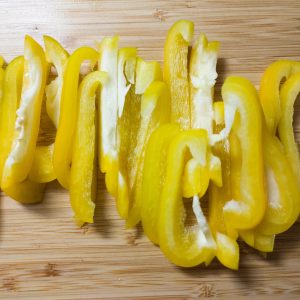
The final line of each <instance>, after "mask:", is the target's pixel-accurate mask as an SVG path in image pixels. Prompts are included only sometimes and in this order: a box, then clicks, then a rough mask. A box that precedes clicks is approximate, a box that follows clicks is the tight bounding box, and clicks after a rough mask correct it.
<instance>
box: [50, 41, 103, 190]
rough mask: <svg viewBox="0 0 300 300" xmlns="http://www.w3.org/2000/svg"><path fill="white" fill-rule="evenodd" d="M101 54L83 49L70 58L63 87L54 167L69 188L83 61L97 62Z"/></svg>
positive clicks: (58, 177) (93, 50) (76, 51)
mask: <svg viewBox="0 0 300 300" xmlns="http://www.w3.org/2000/svg"><path fill="white" fill-rule="evenodd" d="M98 56H99V53H98V52H97V51H96V50H95V49H93V48H90V47H81V48H78V49H77V50H75V51H74V53H73V54H72V55H71V56H70V57H69V59H68V62H67V66H66V70H65V74H64V84H63V87H62V94H61V104H60V117H59V125H58V128H57V133H56V138H55V144H54V154H53V166H54V171H55V174H56V176H57V180H58V181H59V183H60V184H61V185H62V186H63V187H64V188H66V189H68V188H69V181H70V172H71V170H70V165H71V160H72V146H73V137H74V132H75V127H76V118H77V111H78V109H77V108H78V82H79V75H80V67H81V64H82V62H83V61H85V60H91V61H93V62H94V61H97V60H98Z"/></svg>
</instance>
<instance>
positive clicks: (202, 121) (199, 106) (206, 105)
mask: <svg viewBox="0 0 300 300" xmlns="http://www.w3.org/2000/svg"><path fill="white" fill-rule="evenodd" d="M219 47H220V43H219V42H208V40H207V38H206V36H205V34H204V33H201V34H200V36H199V38H198V39H197V41H196V43H195V45H194V46H193V47H192V51H191V58H190V63H189V70H190V71H189V77H190V95H191V127H192V128H202V129H206V130H207V133H208V137H209V138H210V137H211V135H212V133H213V117H214V116H213V112H214V111H213V95H214V85H215V83H216V79H217V77H218V74H217V72H216V65H217V59H218V51H219Z"/></svg>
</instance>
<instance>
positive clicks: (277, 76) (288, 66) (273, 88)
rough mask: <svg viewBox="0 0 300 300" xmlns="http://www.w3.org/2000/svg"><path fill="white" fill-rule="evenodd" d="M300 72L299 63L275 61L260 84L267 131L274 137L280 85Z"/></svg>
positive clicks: (277, 117) (279, 116)
mask: <svg viewBox="0 0 300 300" xmlns="http://www.w3.org/2000/svg"><path fill="white" fill-rule="evenodd" d="M297 72H300V62H296V61H291V60H279V61H275V62H274V63H272V64H271V65H269V67H268V68H267V69H266V71H265V73H264V74H263V77H262V79H261V83H260V90H259V97H260V101H261V105H262V108H263V111H264V115H265V118H266V123H267V127H268V129H269V131H270V132H271V133H273V134H274V135H275V133H276V130H277V126H278V123H279V121H280V118H281V110H282V105H281V99H280V92H279V91H280V84H281V82H282V80H284V79H288V78H289V77H290V76H291V75H292V74H294V73H297Z"/></svg>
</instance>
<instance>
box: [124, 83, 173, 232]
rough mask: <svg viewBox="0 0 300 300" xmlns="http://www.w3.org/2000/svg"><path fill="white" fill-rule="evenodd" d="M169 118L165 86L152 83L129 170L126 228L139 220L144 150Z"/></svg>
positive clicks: (167, 93) (169, 109) (146, 96)
mask: <svg viewBox="0 0 300 300" xmlns="http://www.w3.org/2000/svg"><path fill="white" fill-rule="evenodd" d="M170 116H171V99H170V94H169V90H168V87H167V85H166V84H165V83H164V82H162V81H154V82H152V83H151V84H150V85H149V87H148V88H147V89H146V91H145V93H144V94H143V96H142V102H141V122H140V127H139V130H138V136H137V145H136V147H135V150H134V153H133V156H134V157H135V158H134V159H133V161H135V163H136V167H135V166H133V167H134V169H132V170H131V172H130V173H131V176H132V178H134V184H133V186H132V187H131V189H132V190H133V198H132V200H131V201H130V203H129V211H128V217H127V220H126V226H127V227H133V226H135V225H136V224H137V223H138V222H139V221H140V220H141V206H142V202H143V196H142V174H143V169H144V157H145V148H146V145H147V143H148V141H149V138H150V136H151V134H152V132H154V130H155V129H156V128H158V127H160V126H161V125H163V124H165V123H168V122H169V121H170Z"/></svg>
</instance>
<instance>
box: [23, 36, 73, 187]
mask: <svg viewBox="0 0 300 300" xmlns="http://www.w3.org/2000/svg"><path fill="white" fill-rule="evenodd" d="M44 44H45V54H46V59H47V61H48V63H49V64H52V65H53V66H54V67H55V69H56V71H57V77H56V78H55V79H54V80H52V81H51V82H50V83H49V84H48V85H47V86H46V89H45V91H46V110H47V113H48V115H49V117H50V119H51V120H52V122H53V124H54V125H55V127H56V128H57V127H58V122H59V114H60V100H61V92H62V87H63V77H64V72H65V69H66V65H67V61H68V57H69V54H68V52H67V51H66V50H65V49H64V48H63V47H62V46H61V45H60V43H58V42H57V41H56V40H55V39H53V38H52V37H50V36H44ZM53 150H54V143H52V144H50V145H47V146H37V147H36V152H35V156H34V161H33V164H32V167H31V170H30V173H29V178H30V179H31V180H32V181H35V182H41V183H43V182H50V181H52V180H54V179H55V178H56V175H55V172H54V167H53Z"/></svg>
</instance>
